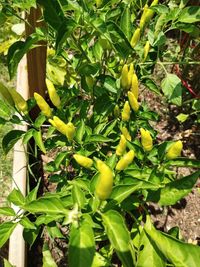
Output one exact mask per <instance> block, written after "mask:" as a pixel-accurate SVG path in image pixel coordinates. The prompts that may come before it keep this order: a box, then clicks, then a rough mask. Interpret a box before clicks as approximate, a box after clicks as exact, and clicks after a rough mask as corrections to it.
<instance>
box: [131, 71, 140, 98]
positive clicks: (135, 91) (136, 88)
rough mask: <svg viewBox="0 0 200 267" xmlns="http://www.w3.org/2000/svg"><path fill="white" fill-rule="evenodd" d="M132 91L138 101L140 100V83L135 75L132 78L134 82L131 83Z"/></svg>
mask: <svg viewBox="0 0 200 267" xmlns="http://www.w3.org/2000/svg"><path fill="white" fill-rule="evenodd" d="M130 91H131V92H132V93H133V94H134V96H135V98H136V100H138V95H139V82H138V77H137V75H136V74H135V73H134V74H133V76H132V81H131V89H130Z"/></svg>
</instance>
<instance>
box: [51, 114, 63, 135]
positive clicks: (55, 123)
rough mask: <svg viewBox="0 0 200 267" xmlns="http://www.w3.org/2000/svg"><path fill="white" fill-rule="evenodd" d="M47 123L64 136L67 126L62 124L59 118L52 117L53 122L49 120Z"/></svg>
mask: <svg viewBox="0 0 200 267" xmlns="http://www.w3.org/2000/svg"><path fill="white" fill-rule="evenodd" d="M49 122H50V123H51V124H52V125H53V126H54V127H55V128H56V129H57V130H58V131H59V132H60V133H62V134H64V135H66V131H67V124H66V123H64V121H62V120H61V119H60V118H58V117H57V116H53V120H51V119H50V120H49Z"/></svg>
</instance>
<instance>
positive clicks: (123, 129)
mask: <svg viewBox="0 0 200 267" xmlns="http://www.w3.org/2000/svg"><path fill="white" fill-rule="evenodd" d="M121 132H122V134H123V135H124V137H125V138H126V140H128V141H131V135H130V133H129V131H128V129H127V128H126V127H122V128H121Z"/></svg>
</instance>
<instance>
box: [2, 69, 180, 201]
mask: <svg viewBox="0 0 200 267" xmlns="http://www.w3.org/2000/svg"><path fill="white" fill-rule="evenodd" d="M46 84H47V89H48V94H49V97H50V100H51V102H52V103H53V105H54V106H55V107H57V108H58V109H59V108H60V104H61V100H60V97H59V95H58V94H57V92H56V89H55V87H54V85H53V83H52V82H51V81H49V80H46ZM121 86H122V88H123V89H125V90H129V91H128V93H127V95H128V100H129V101H126V102H125V104H124V107H123V110H122V113H121V118H122V121H124V122H127V121H128V120H129V119H130V113H131V109H130V106H131V108H132V109H133V111H134V112H137V111H138V109H139V104H138V94H139V93H138V91H139V83H138V78H137V75H136V74H135V72H134V67H133V64H130V67H129V68H128V66H127V65H126V64H125V65H124V67H123V69H122V73H121ZM1 93H2V92H1ZM5 96H6V97H7V98H8V97H9V99H8V100H9V102H10V103H11V102H12V103H14V105H15V107H16V109H17V110H18V111H19V112H22V113H24V114H28V105H27V102H26V101H25V99H24V98H23V97H22V96H21V95H20V94H19V93H18V92H17V91H15V90H8V89H7V91H6V92H5ZM34 98H35V100H36V103H37V105H38V106H39V108H40V110H41V112H42V113H43V114H44V115H45V116H46V117H47V118H48V119H49V122H50V123H51V125H52V126H54V127H55V128H56V129H57V130H58V131H59V132H60V133H62V134H63V135H65V136H66V137H67V139H68V141H70V142H71V141H72V140H73V137H74V135H75V127H74V125H73V123H72V122H68V123H65V122H63V121H62V120H61V119H60V118H58V117H57V116H53V115H52V110H51V108H50V106H49V105H48V103H47V102H46V101H45V100H44V98H43V97H42V96H41V95H39V94H38V93H34ZM129 104H130V105H129ZM118 111H119V107H118ZM115 112H116V110H115ZM121 132H122V134H121V136H120V141H119V144H118V145H117V147H116V152H115V153H116V155H117V156H118V157H120V159H119V160H118V162H117V164H116V167H115V169H116V171H123V170H124V169H126V168H127V167H128V166H129V165H130V164H131V163H132V162H133V159H134V156H135V152H134V151H133V150H130V151H129V152H126V145H127V141H131V139H132V138H131V135H130V133H129V131H128V129H127V128H126V127H125V126H123V127H122V128H121ZM140 134H141V144H142V147H143V149H144V151H145V152H149V151H151V150H152V148H153V139H152V137H151V134H150V132H149V131H148V130H145V129H143V128H140ZM182 148H183V145H182V142H181V141H176V142H173V143H172V144H171V146H170V147H169V148H168V150H167V151H166V155H165V157H166V159H174V158H176V157H178V156H180V154H181V151H182ZM73 157H74V159H75V161H76V162H77V163H78V164H79V165H80V166H82V167H84V168H88V169H90V168H91V167H92V165H93V164H94V162H93V160H92V159H90V158H89V157H85V156H83V155H80V154H74V155H73ZM96 167H97V170H98V171H99V174H100V175H99V179H98V181H97V185H96V192H95V194H96V196H97V197H98V198H99V199H100V200H106V199H108V198H109V196H110V194H111V192H112V188H113V183H114V172H113V170H112V169H111V168H110V167H109V166H108V165H107V164H106V163H105V162H103V161H101V160H100V159H96Z"/></svg>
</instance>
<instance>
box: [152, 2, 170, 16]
mask: <svg viewBox="0 0 200 267" xmlns="http://www.w3.org/2000/svg"><path fill="white" fill-rule="evenodd" d="M151 9H152V10H155V11H156V13H159V14H166V13H168V12H169V8H168V7H167V6H166V5H162V4H159V5H155V6H151Z"/></svg>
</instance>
